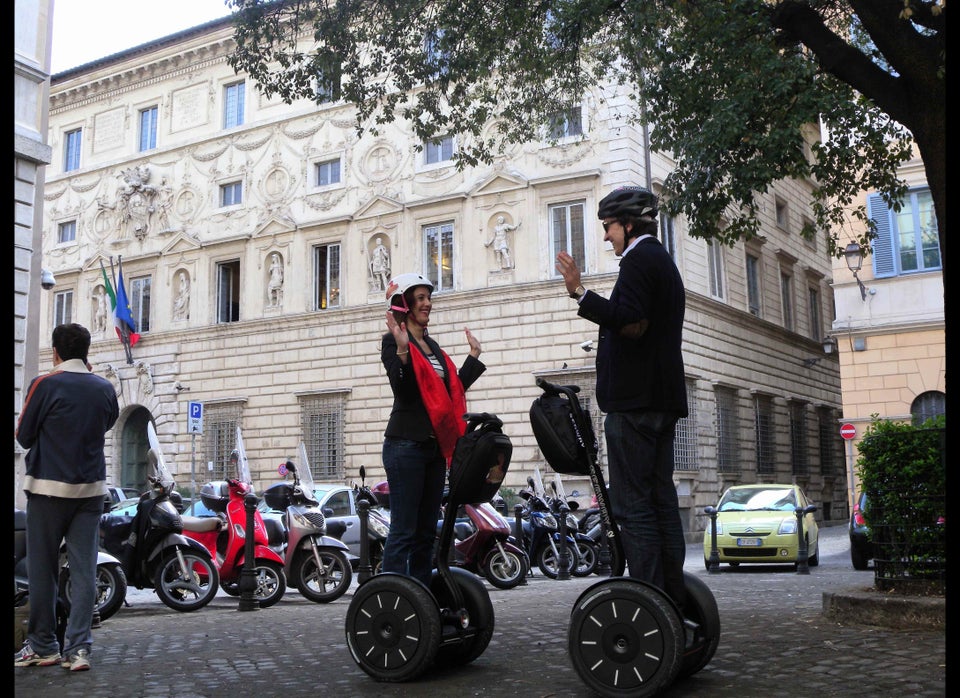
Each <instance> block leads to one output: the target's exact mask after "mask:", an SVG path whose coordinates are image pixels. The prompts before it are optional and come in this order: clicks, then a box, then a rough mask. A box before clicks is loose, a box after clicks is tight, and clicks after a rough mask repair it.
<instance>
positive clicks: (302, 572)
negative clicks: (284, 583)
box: [290, 550, 353, 603]
mask: <svg viewBox="0 0 960 698" xmlns="http://www.w3.org/2000/svg"><path fill="white" fill-rule="evenodd" d="M317 554H318V555H319V556H320V562H321V563H322V564H323V568H324V572H323V573H322V574H321V573H320V570H319V569H318V568H317V561H316V560H315V559H314V557H313V552H312V551H310V550H304V551H302V552H301V555H300V557H299V558H298V559H297V561H296V562H295V563H294V568H293V569H292V570H291V571H290V576H291V578H292V580H291V581H292V582H293V585H294V586H295V587H296V588H297V589H298V590H299V591H300V594H301V595H302V596H303V597H304V598H305V599H309V600H310V601H313V602H314V603H329V602H330V601H336V600H337V599H339V598H340V597H341V596H343V595H344V594H346V593H347V589H349V588H350V583H351V582H352V581H353V569H352V568H351V567H350V563H349V562H348V561H347V556H346V555H344V554H343V553H342V552H340V551H339V550H320V551H318V553H317Z"/></svg>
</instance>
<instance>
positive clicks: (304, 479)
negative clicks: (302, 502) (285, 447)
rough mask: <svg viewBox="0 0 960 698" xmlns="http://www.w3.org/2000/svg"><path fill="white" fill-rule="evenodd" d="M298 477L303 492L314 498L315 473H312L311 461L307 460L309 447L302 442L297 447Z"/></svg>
mask: <svg viewBox="0 0 960 698" xmlns="http://www.w3.org/2000/svg"><path fill="white" fill-rule="evenodd" d="M297 459H298V460H297V462H298V463H299V465H298V466H297V476H298V477H299V478H300V487H302V488H303V491H304V492H306V493H307V494H309V495H310V496H311V497H313V496H314V495H313V490H314V489H315V487H314V485H313V473H311V472H310V461H309V460H308V459H307V447H306V446H304V444H303V442H302V441H301V442H300V443H299V444H298V445H297Z"/></svg>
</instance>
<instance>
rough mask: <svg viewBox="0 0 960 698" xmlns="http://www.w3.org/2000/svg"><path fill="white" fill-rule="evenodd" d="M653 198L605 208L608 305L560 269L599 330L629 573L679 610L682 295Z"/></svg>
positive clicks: (637, 192)
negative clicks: (677, 448)
mask: <svg viewBox="0 0 960 698" xmlns="http://www.w3.org/2000/svg"><path fill="white" fill-rule="evenodd" d="M656 216H657V197H656V196H655V195H654V194H653V193H652V192H650V191H649V190H647V189H644V188H642V187H633V186H630V187H621V188H619V189H615V190H614V191H612V192H610V193H609V194H608V195H607V196H605V197H604V198H603V199H602V200H601V201H600V206H599V210H598V212H597V217H598V218H600V220H601V221H602V224H603V230H604V235H603V239H604V241H606V242H609V243H610V244H611V245H613V251H614V254H616V255H617V256H618V257H620V273H619V275H618V277H617V281H616V283H615V284H614V286H613V290H612V291H611V293H610V298H609V299H608V298H604V297H603V296H601V295H599V294H597V293H595V292H593V291H588V290H586V289H585V288H584V287H583V285H582V284H581V278H580V270H579V269H578V268H577V263H576V261H575V260H574V259H573V257H571V256H570V254H568V253H567V252H565V251H561V252H560V253H559V254H558V255H557V271H559V272H560V274H561V275H562V276H563V280H564V285H565V286H566V288H567V292H568V293H569V294H570V297H571V298H573V299H575V300H576V301H577V303H578V305H579V309H578V311H577V314H578V315H580V316H581V317H583V318H586V319H587V320H589V321H591V322H594V323H596V324H597V325H599V327H600V329H599V336H598V341H597V359H596V370H597V405H598V406H599V408H600V409H601V410H602V411H603V412H604V413H606V415H607V416H606V420H605V422H604V432H605V434H606V437H607V464H608V468H609V481H610V504H611V509H612V513H613V516H614V519H615V520H616V522H617V524H618V525H619V527H620V530H621V532H622V533H623V535H622V536H621V539H622V543H623V551H624V555H625V557H626V560H627V566H628V567H629V575H630V576H631V577H634V578H636V579H641V580H644V581H646V582H650V583H651V584H654V585H656V586H657V587H659V588H661V589H663V590H664V591H665V592H666V593H667V594H669V595H670V596H671V597H672V598H673V600H674V601H676V602H677V604H678V605H679V606H680V607H681V608H682V607H683V603H684V601H685V598H686V590H685V588H684V583H683V561H684V555H685V552H686V543H685V541H684V537H683V524H682V523H681V520H680V506H679V502H678V499H677V490H676V487H675V486H674V484H673V442H674V429H675V427H676V424H677V420H679V419H680V418H681V417H686V416H687V392H686V385H685V382H684V372H683V356H682V354H681V334H682V330H683V314H684V307H685V302H686V301H685V293H684V289H683V281H682V279H681V278H680V273H679V271H677V267H676V265H675V264H674V263H673V259H671V257H670V255H669V254H668V253H667V251H666V250H665V249H664V248H663V245H661V244H660V241H659V240H658V239H657V221H656Z"/></svg>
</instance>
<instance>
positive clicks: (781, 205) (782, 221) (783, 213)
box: [774, 196, 789, 230]
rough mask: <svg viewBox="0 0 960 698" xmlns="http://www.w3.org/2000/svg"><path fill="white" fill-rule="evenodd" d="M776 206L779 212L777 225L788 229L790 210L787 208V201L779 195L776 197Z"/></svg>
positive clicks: (782, 228)
mask: <svg viewBox="0 0 960 698" xmlns="http://www.w3.org/2000/svg"><path fill="white" fill-rule="evenodd" d="M774 206H775V207H776V212H777V227H778V228H780V229H781V230H788V228H787V225H788V223H789V210H788V208H787V202H786V201H784V200H783V199H781V198H780V197H779V196H777V197H774Z"/></svg>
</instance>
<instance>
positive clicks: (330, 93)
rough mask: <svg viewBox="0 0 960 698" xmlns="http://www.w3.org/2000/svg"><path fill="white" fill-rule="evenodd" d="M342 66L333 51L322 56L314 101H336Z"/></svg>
mask: <svg viewBox="0 0 960 698" xmlns="http://www.w3.org/2000/svg"><path fill="white" fill-rule="evenodd" d="M342 72H343V68H342V66H341V65H340V59H339V58H338V57H337V55H336V54H334V53H328V54H326V55H325V56H323V57H322V63H321V67H320V69H319V70H318V72H317V84H316V100H315V101H316V103H317V104H324V103H326V102H336V101H337V100H338V99H340V77H341V74H342Z"/></svg>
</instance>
